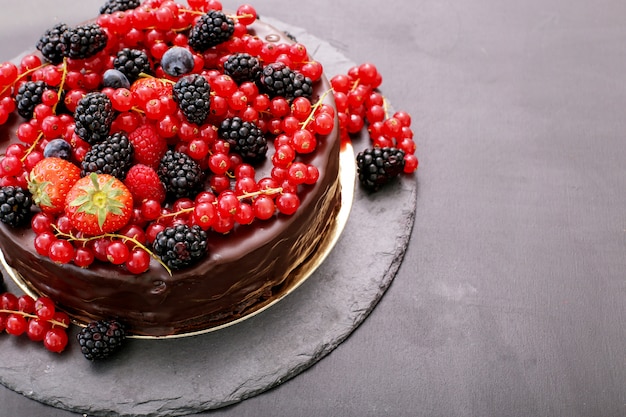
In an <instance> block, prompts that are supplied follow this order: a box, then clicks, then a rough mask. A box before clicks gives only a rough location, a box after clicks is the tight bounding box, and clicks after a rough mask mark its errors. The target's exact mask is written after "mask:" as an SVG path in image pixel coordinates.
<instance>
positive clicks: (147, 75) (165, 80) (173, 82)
mask: <svg viewBox="0 0 626 417" xmlns="http://www.w3.org/2000/svg"><path fill="white" fill-rule="evenodd" d="M139 78H157V77H155V76H154V75H150V74H146V73H145V72H141V73H139ZM158 79H159V80H161V81H163V82H166V83H170V84H172V85H175V84H176V82H175V81H172V80H168V79H167V78H158Z"/></svg>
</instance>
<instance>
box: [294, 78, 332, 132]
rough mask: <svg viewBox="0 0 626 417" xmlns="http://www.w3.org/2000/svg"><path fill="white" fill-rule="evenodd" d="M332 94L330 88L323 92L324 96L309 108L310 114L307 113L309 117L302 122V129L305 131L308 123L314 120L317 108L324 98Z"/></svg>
mask: <svg viewBox="0 0 626 417" xmlns="http://www.w3.org/2000/svg"><path fill="white" fill-rule="evenodd" d="M332 92H333V89H332V88H331V89H328V90H326V91H324V94H322V95H321V96H320V98H319V100H317V102H316V103H315V104H314V105H313V107H312V108H311V113H309V116H308V117H307V118H306V120H305V121H304V122H302V123H301V125H302V129H305V128H306V127H307V126H308V125H309V123H311V121H312V120H313V119H314V118H315V111H316V110H317V109H319V107H320V106H321V105H322V103H323V102H324V99H325V98H326V96H327V95H328V94H330V93H332Z"/></svg>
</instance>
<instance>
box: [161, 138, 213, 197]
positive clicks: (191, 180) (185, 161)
mask: <svg viewBox="0 0 626 417" xmlns="http://www.w3.org/2000/svg"><path fill="white" fill-rule="evenodd" d="M157 173H158V174H159V178H160V179H161V182H163V184H164V185H165V190H166V192H167V195H168V196H170V197H172V198H173V199H178V198H182V197H191V198H193V197H194V196H195V195H196V194H197V193H198V191H200V189H201V188H202V186H203V184H204V173H203V172H202V169H201V168H200V165H198V163H197V162H196V161H194V160H193V159H192V158H191V157H190V156H189V155H187V154H186V153H183V152H176V151H173V150H168V151H167V152H165V155H163V158H161V162H160V163H159V168H158V170H157Z"/></svg>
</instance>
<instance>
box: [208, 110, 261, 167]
mask: <svg viewBox="0 0 626 417" xmlns="http://www.w3.org/2000/svg"><path fill="white" fill-rule="evenodd" d="M218 133H219V135H220V136H221V137H222V138H223V139H224V140H226V141H227V142H228V143H229V144H230V146H231V149H232V151H233V152H235V153H238V154H239V155H241V157H242V158H243V159H244V161H246V162H249V163H254V162H259V161H261V160H263V159H264V158H265V155H266V154H267V139H266V138H265V136H263V132H262V131H261V129H259V128H258V127H257V125H255V124H254V123H252V122H246V121H243V120H242V119H241V118H240V117H233V118H230V119H224V121H223V122H222V124H221V125H220V127H219V129H218Z"/></svg>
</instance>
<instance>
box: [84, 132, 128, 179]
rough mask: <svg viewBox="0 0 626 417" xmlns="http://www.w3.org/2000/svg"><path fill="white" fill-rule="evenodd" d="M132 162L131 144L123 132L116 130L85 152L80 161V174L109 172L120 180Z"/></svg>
mask: <svg viewBox="0 0 626 417" xmlns="http://www.w3.org/2000/svg"><path fill="white" fill-rule="evenodd" d="M132 162H133V145H131V143H130V141H129V140H128V136H126V134H125V133H123V132H117V133H114V134H112V135H111V136H109V137H108V138H106V139H105V140H104V141H103V142H100V143H96V144H95V145H93V146H92V147H91V149H90V150H89V151H88V152H87V153H86V154H85V157H84V159H83V160H82V162H81V167H82V172H81V175H82V176H85V175H88V174H89V173H90V172H95V173H98V174H110V175H113V176H114V177H116V178H119V179H121V180H123V179H124V177H125V176H126V172H128V170H129V169H130V167H131V165H132Z"/></svg>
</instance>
